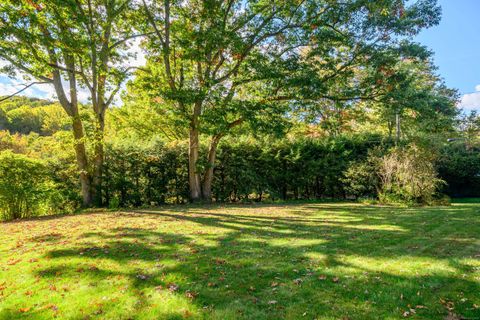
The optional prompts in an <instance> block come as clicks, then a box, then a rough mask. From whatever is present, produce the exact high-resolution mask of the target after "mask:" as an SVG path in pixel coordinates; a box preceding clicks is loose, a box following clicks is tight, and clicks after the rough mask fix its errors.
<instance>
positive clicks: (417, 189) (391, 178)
mask: <svg viewBox="0 0 480 320" xmlns="http://www.w3.org/2000/svg"><path fill="white" fill-rule="evenodd" d="M378 174H379V177H380V181H381V191H380V192H379V195H378V196H379V199H380V201H382V202H386V203H390V202H393V203H395V202H403V203H407V204H431V203H432V202H433V201H434V199H435V196H436V195H437V193H438V191H439V189H440V187H441V186H442V185H443V184H444V183H445V181H443V180H442V179H439V178H438V174H437V171H436V169H435V166H434V159H433V157H432V153H431V151H430V150H424V149H420V148H418V147H417V146H415V145H412V146H410V147H408V148H405V149H403V148H397V149H393V150H391V151H390V152H389V153H388V154H386V155H385V156H383V157H381V158H379V159H378Z"/></svg>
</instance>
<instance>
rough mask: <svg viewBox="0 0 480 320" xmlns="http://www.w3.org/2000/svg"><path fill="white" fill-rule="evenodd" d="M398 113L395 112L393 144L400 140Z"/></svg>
mask: <svg viewBox="0 0 480 320" xmlns="http://www.w3.org/2000/svg"><path fill="white" fill-rule="evenodd" d="M400 121H401V120H400V113H399V112H398V111H397V113H396V114H395V123H396V135H395V145H398V143H399V142H400V135H401V126H400Z"/></svg>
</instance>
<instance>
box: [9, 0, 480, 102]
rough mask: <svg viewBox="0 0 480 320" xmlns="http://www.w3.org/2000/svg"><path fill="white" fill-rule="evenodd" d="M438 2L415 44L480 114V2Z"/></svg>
mask: <svg viewBox="0 0 480 320" xmlns="http://www.w3.org/2000/svg"><path fill="white" fill-rule="evenodd" d="M438 1H439V3H440V5H441V6H442V9H443V10H442V11H443V13H442V21H441V22H440V25H438V26H436V27H433V28H431V29H428V30H424V31H422V32H421V34H420V35H418V36H417V37H416V38H415V40H416V41H418V42H420V43H422V44H425V45H426V46H428V47H429V48H430V49H431V50H432V51H434V60H435V64H436V65H437V66H438V67H439V70H438V72H439V74H440V75H441V76H442V77H443V78H444V79H445V81H446V83H447V85H448V86H449V87H452V88H456V89H458V90H459V92H460V93H461V94H462V101H461V103H460V106H461V107H462V108H465V109H467V110H468V109H477V110H480V0H438ZM139 60H143V58H140V59H139ZM143 61H144V60H143ZM1 65H2V63H1V61H0V66H1ZM24 82H25V81H22V80H13V81H12V80H10V79H8V78H6V77H4V76H1V75H0V96H1V95H6V94H10V93H12V92H15V91H16V90H18V89H20V88H22V86H21V84H22V83H24ZM24 94H26V95H30V96H37V97H41V98H52V97H53V95H54V92H53V89H52V88H51V86H48V85H43V86H36V87H32V88H30V89H28V90H27V91H25V92H24ZM84 94H85V97H86V95H87V94H86V92H85V93H84Z"/></svg>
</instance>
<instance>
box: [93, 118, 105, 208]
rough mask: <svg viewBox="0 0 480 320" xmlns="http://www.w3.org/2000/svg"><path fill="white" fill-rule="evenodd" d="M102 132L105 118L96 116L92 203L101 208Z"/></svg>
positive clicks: (103, 153) (103, 154)
mask: <svg viewBox="0 0 480 320" xmlns="http://www.w3.org/2000/svg"><path fill="white" fill-rule="evenodd" d="M104 131H105V116H104V114H103V113H101V114H98V115H97V128H96V132H95V157H94V171H93V190H92V192H93V201H94V203H95V205H97V206H102V204H103V198H102V189H103V188H102V187H103V186H102V184H103V163H104V159H105V151H104V146H103V142H104Z"/></svg>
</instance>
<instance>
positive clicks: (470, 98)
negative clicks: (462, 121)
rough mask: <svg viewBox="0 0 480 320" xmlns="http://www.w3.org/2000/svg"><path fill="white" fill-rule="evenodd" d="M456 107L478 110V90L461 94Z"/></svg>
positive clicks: (479, 107) (479, 94) (479, 103)
mask: <svg viewBox="0 0 480 320" xmlns="http://www.w3.org/2000/svg"><path fill="white" fill-rule="evenodd" d="M458 107H459V108H462V109H464V110H466V111H469V110H480V92H475V93H469V94H465V95H463V97H462V99H461V101H460V103H459V104H458Z"/></svg>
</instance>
